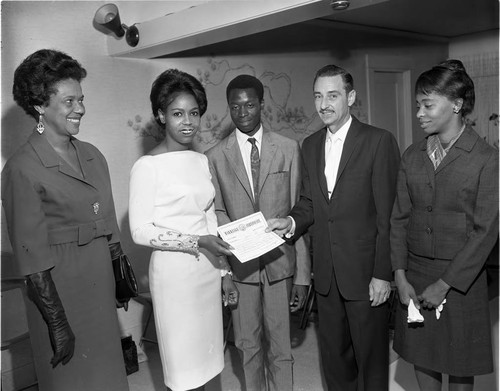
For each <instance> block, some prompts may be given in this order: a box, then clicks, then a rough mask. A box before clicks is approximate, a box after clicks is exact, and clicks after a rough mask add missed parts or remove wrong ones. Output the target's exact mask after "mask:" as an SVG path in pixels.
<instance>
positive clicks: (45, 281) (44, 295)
mask: <svg viewBox="0 0 500 391" xmlns="http://www.w3.org/2000/svg"><path fill="white" fill-rule="evenodd" d="M26 285H27V288H28V289H27V291H28V297H29V298H30V300H31V301H33V303H35V305H36V306H37V308H38V310H39V311H40V313H41V314H42V317H43V320H45V322H46V323H47V327H48V329H49V336H50V344H51V345H52V350H53V351H54V356H53V357H52V360H50V363H51V364H52V368H55V367H56V366H57V364H59V363H60V362H62V364H63V365H65V364H67V363H68V362H69V360H71V357H73V353H74V352H75V335H74V334H73V331H72V330H71V327H70V325H69V323H68V319H66V313H65V312H64V308H63V305H62V302H61V299H60V298H59V294H58V293H57V289H56V286H55V284H54V281H52V275H51V274H50V270H44V271H43V272H39V273H34V274H30V275H28V276H26Z"/></svg>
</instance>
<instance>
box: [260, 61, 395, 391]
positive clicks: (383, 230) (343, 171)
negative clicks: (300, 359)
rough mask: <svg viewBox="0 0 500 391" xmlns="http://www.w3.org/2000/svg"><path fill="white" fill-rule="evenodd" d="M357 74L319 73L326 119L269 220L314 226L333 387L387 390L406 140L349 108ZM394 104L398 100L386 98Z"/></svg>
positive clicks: (299, 229) (278, 227) (288, 226)
mask: <svg viewBox="0 0 500 391" xmlns="http://www.w3.org/2000/svg"><path fill="white" fill-rule="evenodd" d="M355 99H356V91H355V90H354V86H353V79H352V76H351V75H350V74H349V73H348V72H346V71H345V70H344V69H342V68H340V67H337V66H335V65H327V66H325V67H323V68H322V69H320V70H319V71H318V72H317V73H316V77H315V79H314V101H315V106H316V110H317V112H318V114H319V116H320V118H321V119H322V120H323V122H324V124H325V125H326V127H325V128H323V129H321V130H319V131H318V132H316V133H314V134H312V135H311V136H309V137H308V138H306V139H305V140H304V143H303V145H302V156H303V159H304V164H303V172H302V175H303V178H302V190H301V194H300V200H299V202H298V203H297V204H296V205H295V207H294V208H293V209H292V210H291V212H290V213H289V217H287V218H281V219H271V220H268V223H269V230H275V232H277V233H278V234H283V235H285V236H286V237H290V238H291V239H294V238H295V237H297V236H299V235H301V234H302V233H303V232H304V231H305V230H306V229H307V228H308V227H309V226H311V225H312V224H313V223H314V227H313V228H312V231H311V238H312V250H313V268H314V285H315V289H316V297H317V304H318V317H319V342H320V351H321V359H322V366H323V372H324V375H325V379H326V383H327V386H328V390H342V391H360V390H366V391H378V390H381V391H382V390H383V391H387V389H388V373H389V358H388V357H389V337H388V332H389V330H388V308H387V307H388V305H387V304H385V302H386V301H387V299H388V297H389V293H390V281H391V280H392V271H391V259H390V250H389V230H390V227H389V222H390V216H391V210H392V205H393V202H394V197H395V186H396V177H397V171H398V167H399V160H400V155H399V149H398V146H397V143H396V140H395V138H394V137H393V135H392V134H391V133H390V132H388V131H386V130H383V129H378V128H375V127H373V126H370V125H367V124H363V123H361V122H359V121H358V120H357V119H356V118H355V117H353V116H352V115H351V114H350V107H351V106H352V105H353V104H354V101H355ZM388 109H390V108H388Z"/></svg>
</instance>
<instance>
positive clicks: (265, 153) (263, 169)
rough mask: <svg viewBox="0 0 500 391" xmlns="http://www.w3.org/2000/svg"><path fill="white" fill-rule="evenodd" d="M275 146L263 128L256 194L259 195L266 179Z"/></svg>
mask: <svg viewBox="0 0 500 391" xmlns="http://www.w3.org/2000/svg"><path fill="white" fill-rule="evenodd" d="M276 149H277V146H276V144H275V143H274V141H273V139H272V137H271V134H270V133H269V132H268V131H267V130H266V129H264V130H263V134H262V147H261V151H260V172H259V189H258V190H257V192H256V193H257V195H260V190H261V189H262V187H263V186H264V183H265V182H266V179H267V177H268V175H269V171H270V169H271V163H272V162H273V160H274V158H275V157H276Z"/></svg>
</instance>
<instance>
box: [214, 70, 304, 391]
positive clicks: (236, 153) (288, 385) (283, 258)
mask: <svg viewBox="0 0 500 391" xmlns="http://www.w3.org/2000/svg"><path fill="white" fill-rule="evenodd" d="M226 96H227V102H228V105H229V111H230V114H231V119H232V120H233V122H234V124H235V125H236V129H235V130H234V131H233V132H231V133H230V134H229V135H228V136H227V137H226V138H225V139H223V140H222V141H221V142H220V143H219V144H217V145H216V146H215V147H213V148H211V149H210V150H208V151H207V152H206V155H207V157H208V159H209V163H210V170H211V172H212V182H213V183H214V187H215V192H216V195H215V211H216V214H217V220H218V223H219V225H223V224H226V223H228V222H230V221H234V220H237V219H240V218H242V217H245V216H248V215H250V214H252V213H254V212H257V211H260V212H262V214H263V215H264V217H265V218H272V217H278V216H285V215H286V214H287V213H288V211H289V210H290V209H291V208H292V206H293V205H294V204H295V202H296V201H297V199H298V196H299V187H300V165H301V159H300V149H299V144H298V142H297V141H296V140H292V139H290V138H287V137H285V136H282V135H280V134H277V133H274V132H271V131H270V130H269V129H267V128H266V127H265V126H263V125H262V123H261V111H262V109H263V107H264V86H263V85H262V83H261V82H260V81H259V80H258V79H257V78H255V77H254V76H251V75H240V76H237V77H236V78H234V79H233V80H231V81H230V82H229V84H228V86H227V90H226ZM229 262H230V265H231V268H232V271H233V273H234V276H233V280H234V282H235V284H236V286H237V287H238V290H239V293H240V298H239V302H238V306H237V308H235V309H234V310H233V311H232V316H233V328H234V335H235V344H236V347H237V348H238V349H239V351H240V355H241V358H242V362H243V371H244V375H245V389H246V390H247V391H265V390H269V391H273V390H275V391H284V390H287V391H288V390H290V391H291V390H292V389H293V381H292V365H293V358H292V351H291V343H290V309H291V310H292V311H296V310H297V309H299V308H300V307H301V306H302V304H303V302H304V299H305V296H306V291H307V286H308V285H309V283H310V274H311V272H310V258H309V252H308V249H307V248H306V245H305V243H304V239H303V238H300V239H299V240H297V242H296V243H295V245H292V244H288V243H285V244H283V245H281V246H280V247H278V248H276V249H274V250H272V251H270V252H268V253H267V254H264V255H263V256H261V257H259V258H257V259H253V260H251V261H248V262H245V263H241V262H239V261H238V260H237V259H236V258H235V257H230V258H229Z"/></svg>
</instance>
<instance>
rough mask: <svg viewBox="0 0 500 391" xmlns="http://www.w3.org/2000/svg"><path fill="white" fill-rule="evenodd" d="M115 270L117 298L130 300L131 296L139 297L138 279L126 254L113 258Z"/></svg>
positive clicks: (123, 300)
mask: <svg viewBox="0 0 500 391" xmlns="http://www.w3.org/2000/svg"><path fill="white" fill-rule="evenodd" d="M113 272H114V273H115V283H116V300H118V301H119V302H125V301H128V300H129V299H130V298H131V297H137V295H138V294H139V293H138V290H137V281H136V279H135V275H134V271H133V270H132V266H131V265H130V261H129V260H128V257H127V256H126V255H125V254H122V255H120V256H119V257H117V258H115V259H113Z"/></svg>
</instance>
